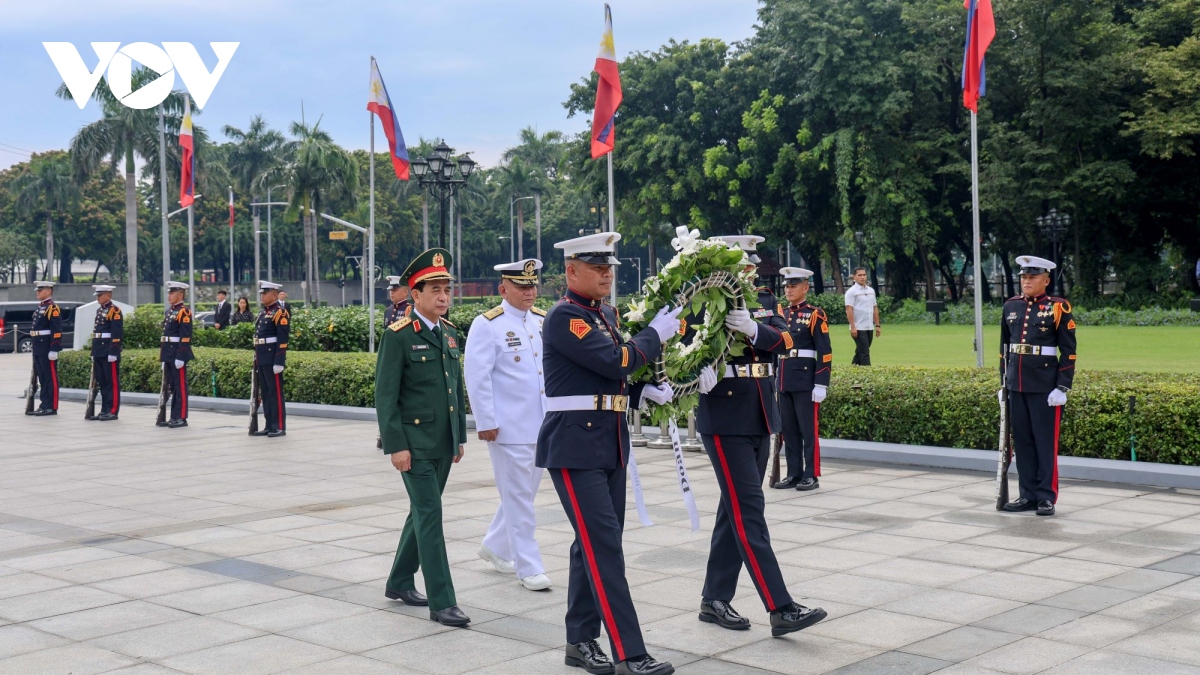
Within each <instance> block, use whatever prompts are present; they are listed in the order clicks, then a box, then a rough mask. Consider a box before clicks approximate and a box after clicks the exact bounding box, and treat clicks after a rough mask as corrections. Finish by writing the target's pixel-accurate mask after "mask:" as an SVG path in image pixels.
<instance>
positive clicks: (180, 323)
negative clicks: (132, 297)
mask: <svg viewBox="0 0 1200 675" xmlns="http://www.w3.org/2000/svg"><path fill="white" fill-rule="evenodd" d="M187 289H188V285H187V284H185V283H183V282H182V281H168V282H167V309H166V312H165V313H164V315H163V334H162V344H161V345H160V346H159V350H158V360H159V361H162V362H163V364H164V366H163V378H165V380H166V385H167V396H168V397H169V398H170V399H171V419H170V421H166V422H162V423H161V424H159V426H164V427H171V428H172V429H175V428H178V427H186V426H187V425H188V423H187V417H188V383H187V362H188V361H191V360H192V359H193V358H195V357H194V356H192V327H193V326H192V311H191V310H190V309H188V308H187V305H185V304H184V303H183V299H184V296H185V295H186V291H187Z"/></svg>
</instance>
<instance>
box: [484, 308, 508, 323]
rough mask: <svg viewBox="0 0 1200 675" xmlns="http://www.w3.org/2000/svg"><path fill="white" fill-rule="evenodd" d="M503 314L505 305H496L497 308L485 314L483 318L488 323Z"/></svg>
mask: <svg viewBox="0 0 1200 675" xmlns="http://www.w3.org/2000/svg"><path fill="white" fill-rule="evenodd" d="M503 313H504V305H496V306H495V307H493V308H491V309H489V310H488V311H486V312H484V313H483V318H485V319H487V320H488V321H491V320H492V319H494V318H496V317H498V316H500V315H501V314H503Z"/></svg>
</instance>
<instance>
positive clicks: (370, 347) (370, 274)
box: [363, 56, 396, 354]
mask: <svg viewBox="0 0 1200 675" xmlns="http://www.w3.org/2000/svg"><path fill="white" fill-rule="evenodd" d="M374 64H375V57H374V56H372V57H371V65H374ZM392 114H393V115H395V114H396V111H395V110H393V111H392ZM367 117H369V118H371V159H370V162H369V163H370V166H371V222H370V224H369V227H370V229H369V230H368V231H367V239H368V240H369V242H370V243H369V246H370V249H371V251H370V253H369V254H368V260H367V285H366V288H367V295H368V296H369V297H366V298H363V302H365V303H368V304H367V306H368V307H369V309H368V310H367V316H368V317H370V318H369V319H368V326H369V330H370V334H369V335H368V336H367V352H368V353H370V354H374V353H375V113H372V112H367Z"/></svg>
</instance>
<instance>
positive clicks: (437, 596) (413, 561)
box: [387, 457, 458, 610]
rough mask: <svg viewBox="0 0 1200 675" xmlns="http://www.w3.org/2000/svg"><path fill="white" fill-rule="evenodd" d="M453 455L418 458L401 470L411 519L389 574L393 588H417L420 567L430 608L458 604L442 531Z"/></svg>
mask: <svg viewBox="0 0 1200 675" xmlns="http://www.w3.org/2000/svg"><path fill="white" fill-rule="evenodd" d="M453 463H454V460H453V458H451V457H445V458H442V459H414V460H413V461H412V468H411V469H409V470H408V471H405V472H404V473H402V474H400V475H401V476H403V477H404V488H405V489H406V490H407V491H408V519H407V520H405V521H404V532H403V533H402V534H401V535H400V545H399V546H397V547H396V560H395V562H393V563H392V573H391V575H390V576H388V580H387V588H388V590H389V591H410V590H416V583H415V581H414V576H415V575H416V573H417V569H418V568H419V569H420V570H421V572H422V573H423V574H424V576H425V595H426V596H428V597H429V609H431V610H439V609H446V608H447V607H453V606H455V605H457V604H458V601H457V600H455V598H454V580H453V579H451V578H450V561H449V560H448V559H447V557H446V537H445V535H444V534H443V532H442V490H445V489H446V479H447V478H449V477H450V467H451V466H452V465H453Z"/></svg>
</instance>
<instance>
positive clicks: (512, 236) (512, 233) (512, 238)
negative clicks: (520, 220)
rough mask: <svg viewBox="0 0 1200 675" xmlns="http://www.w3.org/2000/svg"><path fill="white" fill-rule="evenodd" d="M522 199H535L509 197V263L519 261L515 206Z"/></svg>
mask: <svg viewBox="0 0 1200 675" xmlns="http://www.w3.org/2000/svg"><path fill="white" fill-rule="evenodd" d="M522 199H533V197H515V196H513V195H509V196H508V234H509V237H508V241H509V246H508V258H509V262H516V260H517V253H516V251H515V250H514V249H515V248H516V245H517V231H516V230H515V229H514V228H515V227H516V225H515V224H514V223H515V221H514V220H513V204H516V203H517V202H519V201H521V200H522ZM521 243H522V244H524V243H525V242H524V241H522V242H521ZM523 248H524V246H522V249H523ZM521 253H524V250H522V251H521ZM522 257H524V256H522Z"/></svg>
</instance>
